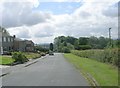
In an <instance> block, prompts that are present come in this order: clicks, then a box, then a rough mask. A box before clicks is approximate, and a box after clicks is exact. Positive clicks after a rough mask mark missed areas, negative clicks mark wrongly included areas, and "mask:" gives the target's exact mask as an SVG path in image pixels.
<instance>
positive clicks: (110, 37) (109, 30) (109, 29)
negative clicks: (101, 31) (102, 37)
mask: <svg viewBox="0 0 120 88" xmlns="http://www.w3.org/2000/svg"><path fill="white" fill-rule="evenodd" d="M109 42H110V46H111V45H112V43H111V28H109Z"/></svg>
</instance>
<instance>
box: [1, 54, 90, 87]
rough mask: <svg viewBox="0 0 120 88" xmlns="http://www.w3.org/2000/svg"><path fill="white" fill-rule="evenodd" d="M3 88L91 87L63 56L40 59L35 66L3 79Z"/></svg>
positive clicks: (18, 70) (56, 55)
mask: <svg viewBox="0 0 120 88" xmlns="http://www.w3.org/2000/svg"><path fill="white" fill-rule="evenodd" d="M2 85H3V86H89V84H88V82H87V81H86V80H85V78H84V77H83V76H82V75H81V74H80V72H79V71H78V70H77V69H75V68H74V66H73V65H72V64H70V63H69V62H67V61H66V59H65V58H64V57H63V55H62V54H58V53H56V54H55V55H54V56H49V55H48V56H47V57H45V58H44V59H38V61H37V62H36V63H34V64H31V65H29V66H27V67H23V68H21V69H17V70H15V71H12V72H11V73H10V74H8V75H6V76H3V77H2Z"/></svg>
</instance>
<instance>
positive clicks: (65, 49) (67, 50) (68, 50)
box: [62, 47, 70, 53]
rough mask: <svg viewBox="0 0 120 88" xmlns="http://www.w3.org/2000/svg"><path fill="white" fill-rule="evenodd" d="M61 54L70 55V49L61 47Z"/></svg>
mask: <svg viewBox="0 0 120 88" xmlns="http://www.w3.org/2000/svg"><path fill="white" fill-rule="evenodd" d="M62 51H63V53H70V49H69V48H68V47H63V49H62Z"/></svg>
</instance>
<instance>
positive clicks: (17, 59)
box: [12, 52, 28, 63]
mask: <svg viewBox="0 0 120 88" xmlns="http://www.w3.org/2000/svg"><path fill="white" fill-rule="evenodd" d="M12 58H13V59H15V62H19V63H24V62H27V61H28V59H27V57H26V56H25V55H24V54H23V53H22V52H13V53H12Z"/></svg>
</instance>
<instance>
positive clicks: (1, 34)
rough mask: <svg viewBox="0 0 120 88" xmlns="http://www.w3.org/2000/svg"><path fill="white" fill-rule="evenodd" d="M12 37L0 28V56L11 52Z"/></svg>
mask: <svg viewBox="0 0 120 88" xmlns="http://www.w3.org/2000/svg"><path fill="white" fill-rule="evenodd" d="M13 45H14V37H13V36H10V34H9V33H8V32H7V31H6V30H5V29H4V28H2V27H0V54H3V53H4V52H6V51H13Z"/></svg>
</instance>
